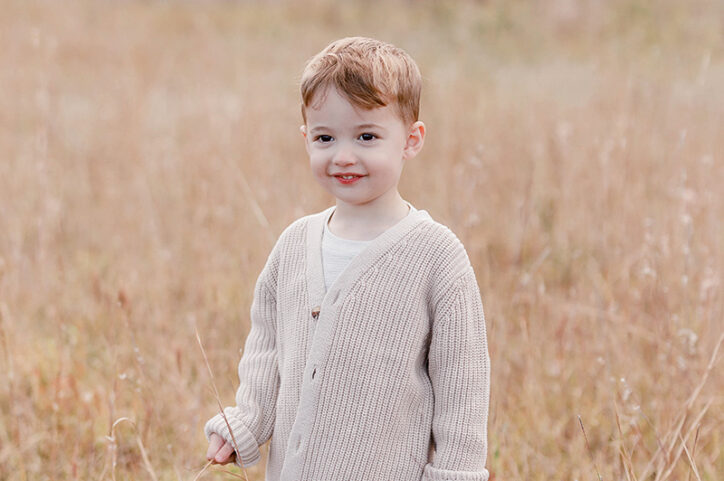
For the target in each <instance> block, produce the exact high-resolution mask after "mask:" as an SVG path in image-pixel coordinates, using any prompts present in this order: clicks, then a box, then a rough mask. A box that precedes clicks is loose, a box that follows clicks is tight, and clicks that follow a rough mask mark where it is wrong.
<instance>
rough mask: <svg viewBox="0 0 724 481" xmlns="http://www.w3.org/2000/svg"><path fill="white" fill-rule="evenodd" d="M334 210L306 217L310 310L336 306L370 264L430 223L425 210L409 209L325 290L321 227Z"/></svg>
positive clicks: (322, 232) (328, 209)
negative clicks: (330, 304)
mask: <svg viewBox="0 0 724 481" xmlns="http://www.w3.org/2000/svg"><path fill="white" fill-rule="evenodd" d="M335 207H336V206H331V207H328V208H327V209H325V210H323V211H322V212H319V213H317V214H313V215H311V216H309V221H308V223H307V233H306V247H307V273H306V274H307V290H308V295H309V302H310V305H311V306H312V307H320V308H323V307H324V306H325V305H326V304H328V303H330V302H331V303H332V304H333V303H335V302H336V301H337V299H338V298H339V297H340V296H344V294H346V292H347V291H348V290H349V288H350V287H351V286H352V284H353V283H354V281H355V280H356V279H357V278H358V277H359V275H360V274H361V273H362V272H363V271H364V270H365V269H367V268H368V267H369V266H370V265H371V264H373V263H375V262H376V261H377V260H378V259H379V258H380V257H381V256H382V255H384V253H385V252H387V251H388V250H389V248H390V247H392V246H393V245H395V244H397V242H398V241H399V240H400V239H402V238H403V237H404V236H405V234H407V233H408V232H409V231H410V230H412V229H413V228H414V227H415V226H416V225H418V224H419V223H421V222H423V221H425V220H432V217H430V214H429V213H428V212H427V211H426V210H424V209H414V210H413V209H412V205H411V204H410V212H408V214H407V215H406V216H405V217H403V218H402V219H401V220H400V221H399V222H397V224H395V225H393V226H392V227H390V228H389V229H387V230H386V231H385V232H383V233H382V234H380V235H379V236H377V237H375V238H374V239H372V240H371V241H369V244H368V245H367V246H365V248H364V249H362V251H361V252H360V253H359V254H357V256H355V257H354V259H352V261H351V262H350V263H349V264H348V265H347V267H346V268H345V269H344V270H343V271H342V272H341V273H340V274H339V276H338V277H337V279H336V280H335V282H334V283H333V284H332V285H331V286H330V289H329V291H327V290H326V287H325V284H324V270H323V265H322V236H323V234H324V223H325V222H326V221H327V219H328V218H329V215H330V214H331V213H332V211H333V210H334V208H335Z"/></svg>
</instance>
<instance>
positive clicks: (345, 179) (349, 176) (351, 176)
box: [332, 173, 364, 184]
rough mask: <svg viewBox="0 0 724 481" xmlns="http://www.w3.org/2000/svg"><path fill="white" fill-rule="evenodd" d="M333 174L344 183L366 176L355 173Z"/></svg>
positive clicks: (350, 182)
mask: <svg viewBox="0 0 724 481" xmlns="http://www.w3.org/2000/svg"><path fill="white" fill-rule="evenodd" d="M332 176H333V177H335V178H336V179H337V180H338V181H339V182H340V183H342V184H353V183H355V182H357V181H358V180H360V179H361V178H362V177H364V175H362V174H355V173H344V174H333V175H332Z"/></svg>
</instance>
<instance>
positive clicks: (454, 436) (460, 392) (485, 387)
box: [422, 265, 490, 481]
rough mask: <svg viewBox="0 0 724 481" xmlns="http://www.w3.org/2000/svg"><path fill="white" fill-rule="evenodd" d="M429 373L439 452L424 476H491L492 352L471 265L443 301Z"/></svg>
mask: <svg viewBox="0 0 724 481" xmlns="http://www.w3.org/2000/svg"><path fill="white" fill-rule="evenodd" d="M428 372H429V375H430V380H431V381H432V387H433V392H434V398H435V410H434V415H433V420H432V433H433V437H434V439H435V456H434V458H433V461H432V462H431V463H428V464H427V465H426V466H425V470H424V473H423V477H422V481H487V479H488V471H487V470H486V469H485V461H486V457H487V450H488V443H487V424H488V402H489V398H490V357H489V355H488V344H487V338H486V329H485V316H484V314H483V303H482V300H481V298H480V291H479V289H478V284H477V281H476V280H475V273H474V271H473V268H472V266H470V265H468V267H467V268H466V271H465V272H464V273H463V274H462V275H461V276H460V277H459V278H458V280H457V281H455V282H454V283H453V284H452V286H451V287H450V288H449V289H448V292H447V293H446V294H445V295H444V296H443V297H442V299H441V300H440V302H438V305H437V308H436V313H435V318H434V320H433V326H432V337H431V340H430V350H429V353H428Z"/></svg>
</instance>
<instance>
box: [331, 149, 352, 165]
mask: <svg viewBox="0 0 724 481" xmlns="http://www.w3.org/2000/svg"><path fill="white" fill-rule="evenodd" d="M332 160H333V162H334V163H335V164H336V165H350V164H354V163H355V162H356V159H355V156H354V153H353V152H352V151H351V149H349V148H344V147H341V148H339V149H337V151H336V152H335V153H334V158H333V159H332Z"/></svg>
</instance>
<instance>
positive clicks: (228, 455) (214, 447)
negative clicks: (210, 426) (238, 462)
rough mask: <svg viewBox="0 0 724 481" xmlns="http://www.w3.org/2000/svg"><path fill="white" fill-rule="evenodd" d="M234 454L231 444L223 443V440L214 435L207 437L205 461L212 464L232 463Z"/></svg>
mask: <svg viewBox="0 0 724 481" xmlns="http://www.w3.org/2000/svg"><path fill="white" fill-rule="evenodd" d="M235 457H236V453H235V452H234V448H233V447H232V446H231V444H229V443H227V442H226V441H224V438H222V437H221V436H219V435H218V434H216V433H211V436H209V450H208V451H206V459H207V460H208V461H212V460H213V462H214V464H227V463H230V462H232V461H234V458H235Z"/></svg>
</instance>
